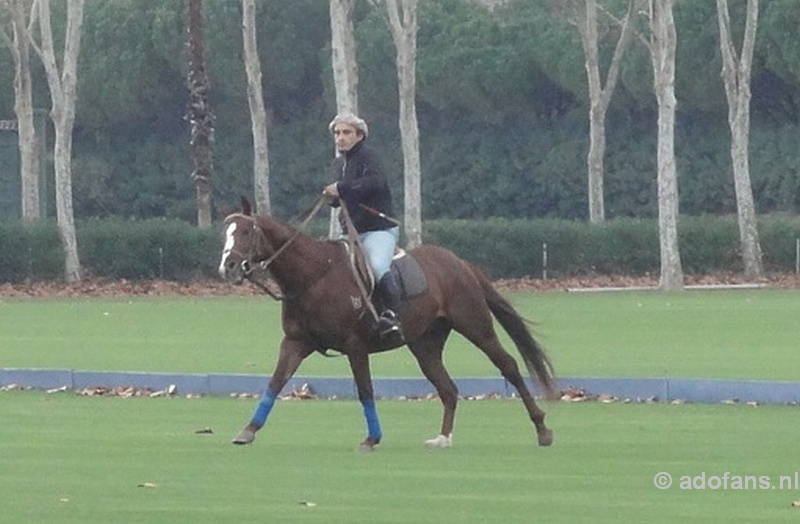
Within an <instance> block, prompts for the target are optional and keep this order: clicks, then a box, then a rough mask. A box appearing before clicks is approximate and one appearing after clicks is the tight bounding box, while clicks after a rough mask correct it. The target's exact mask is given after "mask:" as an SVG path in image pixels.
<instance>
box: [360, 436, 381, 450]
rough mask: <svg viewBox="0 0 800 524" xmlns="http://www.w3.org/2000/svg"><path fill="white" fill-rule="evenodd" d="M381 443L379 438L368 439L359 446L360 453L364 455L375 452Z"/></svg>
mask: <svg viewBox="0 0 800 524" xmlns="http://www.w3.org/2000/svg"><path fill="white" fill-rule="evenodd" d="M380 443H381V439H379V438H373V437H367V438H365V439H364V441H363V442H362V443H361V444H359V445H358V451H361V452H363V453H368V452H370V451H375V446H377V445H378V444H380Z"/></svg>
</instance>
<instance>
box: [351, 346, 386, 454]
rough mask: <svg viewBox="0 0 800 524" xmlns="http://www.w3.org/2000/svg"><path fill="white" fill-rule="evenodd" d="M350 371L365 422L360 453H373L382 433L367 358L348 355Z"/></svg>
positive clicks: (364, 354) (365, 355) (362, 355)
mask: <svg viewBox="0 0 800 524" xmlns="http://www.w3.org/2000/svg"><path fill="white" fill-rule="evenodd" d="M348 359H349V361H350V369H351V370H352V371H353V379H354V380H355V383H356V389H357V390H358V400H359V401H360V402H361V407H362V408H363V409H364V418H365V419H366V422H367V438H366V439H364V441H363V442H361V444H360V445H359V449H360V450H361V451H373V450H374V449H375V446H377V445H378V444H379V443H380V441H381V438H382V437H383V433H382V432H381V423H380V420H379V419H378V410H377V409H376V407H375V396H374V393H373V391H372V375H371V373H370V370H369V356H368V355H367V354H366V353H363V354H356V355H349V356H348Z"/></svg>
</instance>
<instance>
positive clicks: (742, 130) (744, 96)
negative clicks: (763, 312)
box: [717, 0, 764, 277]
mask: <svg viewBox="0 0 800 524" xmlns="http://www.w3.org/2000/svg"><path fill="white" fill-rule="evenodd" d="M717 18H718V21H719V32H720V49H721V51H722V80H723V83H724V85H725V96H726V97H727V99H728V124H729V126H730V130H731V161H732V165H733V180H734V187H735V190H736V211H737V216H738V220H739V243H740V245H741V250H742V262H743V264H744V274H745V275H746V276H748V277H760V276H762V275H763V273H764V265H763V260H762V258H763V257H762V253H761V244H760V242H759V239H758V224H757V221H756V212H755V205H754V203H753V190H752V187H751V185H750V164H749V156H748V148H749V144H750V70H751V64H752V59H753V47H754V44H755V40H756V27H757V25H758V0H748V1H747V21H746V23H745V31H744V39H743V41H742V53H741V56H740V58H739V59H738V61H737V58H736V52H735V49H734V45H733V41H732V39H731V34H730V17H729V11H728V1H727V0H717Z"/></svg>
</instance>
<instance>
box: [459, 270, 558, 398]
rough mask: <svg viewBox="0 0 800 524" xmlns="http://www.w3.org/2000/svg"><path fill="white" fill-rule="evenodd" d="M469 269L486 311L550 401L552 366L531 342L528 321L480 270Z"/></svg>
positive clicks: (542, 352)
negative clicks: (495, 320) (479, 286)
mask: <svg viewBox="0 0 800 524" xmlns="http://www.w3.org/2000/svg"><path fill="white" fill-rule="evenodd" d="M470 269H471V270H472V272H473V273H474V274H475V278H476V279H477V280H478V282H479V283H480V285H481V288H482V289H483V294H484V296H485V297H486V303H487V304H488V306H489V310H490V311H491V312H492V314H493V315H494V316H495V318H496V319H497V321H498V322H500V325H501V326H503V329H504V330H505V331H506V333H508V335H509V336H510V337H511V340H512V341H514V344H515V345H516V346H517V349H518V350H519V353H520V355H521V356H522V360H523V361H524V362H525V367H526V368H527V369H528V373H530V375H531V378H535V379H538V381H539V384H541V386H542V387H543V388H544V389H545V394H546V396H547V397H548V398H553V397H554V395H555V393H556V383H555V382H556V380H555V371H554V369H553V364H552V363H551V362H550V358H549V357H548V356H547V353H545V351H544V349H543V348H542V346H541V345H540V344H539V343H538V342H537V341H536V339H535V338H533V335H532V334H531V332H530V330H529V329H528V326H527V322H528V321H527V320H525V319H524V318H523V317H521V316H520V315H519V313H517V311H516V310H515V309H514V306H512V305H511V303H510V302H509V301H508V300H506V299H505V298H503V296H502V295H501V294H500V293H498V291H497V290H496V289H495V288H494V286H493V285H492V283H491V282H490V281H489V279H488V278H487V277H486V275H485V274H484V273H483V272H482V271H481V270H480V269H478V268H477V267H475V266H473V265H471V264H470Z"/></svg>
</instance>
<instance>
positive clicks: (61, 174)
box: [37, 0, 84, 282]
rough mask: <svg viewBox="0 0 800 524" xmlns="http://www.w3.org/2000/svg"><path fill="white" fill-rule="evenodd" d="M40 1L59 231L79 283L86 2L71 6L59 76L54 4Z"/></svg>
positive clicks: (68, 271) (68, 272)
mask: <svg viewBox="0 0 800 524" xmlns="http://www.w3.org/2000/svg"><path fill="white" fill-rule="evenodd" d="M38 2H39V28H40V32H41V37H42V42H41V47H40V48H39V49H37V51H38V52H39V55H40V57H41V59H42V62H43V64H44V67H45V73H46V75H47V83H48V86H49V88H50V98H51V99H52V109H51V111H50V118H51V119H52V120H53V127H54V128H55V151H54V154H53V156H54V161H55V175H56V183H55V186H56V216H57V220H58V232H59V236H60V237H61V243H62V246H63V248H64V255H65V257H64V258H65V260H64V278H65V280H66V281H67V282H75V281H77V280H80V278H81V270H80V261H79V259H78V243H77V240H76V235H75V219H74V215H73V211H72V163H71V159H72V129H73V125H74V123H75V98H76V94H77V83H78V75H77V72H78V71H77V69H78V54H79V52H80V44H81V27H82V25H83V7H84V0H71V1H70V2H68V3H67V32H66V37H65V42H64V55H63V58H62V64H63V65H62V70H61V74H60V75H59V71H58V65H57V63H56V56H55V50H54V47H53V33H52V30H51V27H50V1H49V0H38Z"/></svg>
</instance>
